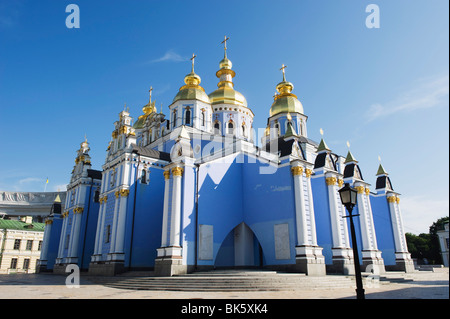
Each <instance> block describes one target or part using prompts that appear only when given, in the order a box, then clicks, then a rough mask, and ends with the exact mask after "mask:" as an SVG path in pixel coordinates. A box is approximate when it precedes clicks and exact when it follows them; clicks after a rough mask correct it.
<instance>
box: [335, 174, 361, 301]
mask: <svg viewBox="0 0 450 319" xmlns="http://www.w3.org/2000/svg"><path fill="white" fill-rule="evenodd" d="M357 193H358V192H357V191H356V190H355V189H354V188H351V187H350V185H349V184H348V183H345V185H344V187H342V188H341V189H340V190H339V195H340V197H341V201H342V204H343V205H344V206H345V208H346V209H347V211H348V213H349V216H345V217H348V218H349V219H350V231H351V235H352V247H353V258H354V264H355V276H356V298H357V299H365V296H364V288H363V283H362V277H361V266H360V264H359V255H358V247H357V244H356V234H355V225H354V224H353V217H356V216H358V215H352V211H353V207H355V205H356V197H357Z"/></svg>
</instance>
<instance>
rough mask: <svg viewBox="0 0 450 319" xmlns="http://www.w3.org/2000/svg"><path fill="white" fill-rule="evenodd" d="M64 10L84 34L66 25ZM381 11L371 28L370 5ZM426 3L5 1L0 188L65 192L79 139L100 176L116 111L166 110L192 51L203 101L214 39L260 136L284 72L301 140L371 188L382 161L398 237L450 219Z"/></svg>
mask: <svg viewBox="0 0 450 319" xmlns="http://www.w3.org/2000/svg"><path fill="white" fill-rule="evenodd" d="M70 3H76V4H78V5H79V8H80V13H81V17H80V18H81V28H80V29H68V28H66V25H65V20H66V17H67V16H68V13H66V12H65V8H66V6H67V5H68V4H70ZM371 3H375V4H377V5H378V6H379V8H380V28H379V29H368V28H366V25H365V20H366V17H367V15H368V13H366V12H365V8H366V6H367V5H368V4H371ZM448 6H449V4H448V1H447V0H431V1H412V0H407V1H405V0H404V1H400V0H397V1H386V0H383V1H382V0H370V1H356V0H353V1H344V0H340V1H335V0H333V1H331V0H329V1H325V0H322V1H312V0H311V1H242V0H240V1H234V0H233V1H181V0H180V1H144V0H139V1H138V0H134V1H133V0H130V1H117V0H116V1H111V0H108V1H103V0H96V1H88V0H82V1H79V0H78V1H76V0H72V1H54V0H52V1H50V0H45V1H44V0H40V1H34V0H27V1H25V0H14V1H11V0H0V137H1V148H0V190H12V191H13V190H17V191H43V189H44V186H45V180H46V178H47V177H48V178H49V184H48V186H47V191H50V190H57V189H58V188H60V189H61V190H62V189H64V187H65V185H66V184H67V183H68V182H69V179H70V172H71V170H72V168H73V165H74V159H75V156H76V150H77V149H78V148H79V145H80V143H81V142H82V141H83V139H84V135H85V134H86V135H87V137H88V141H89V143H90V146H91V155H92V157H93V160H92V163H93V167H94V168H95V169H101V165H102V164H103V163H104V159H105V155H106V153H105V150H106V147H107V145H108V142H109V141H110V138H111V132H112V130H113V123H114V121H115V120H116V119H117V118H118V113H119V112H120V111H121V110H122V109H123V105H124V103H127V105H128V106H129V107H130V112H131V113H132V116H134V118H137V117H138V116H139V115H140V114H142V111H141V108H142V106H143V105H144V104H146V102H147V101H148V90H149V87H150V86H153V88H154V91H153V93H154V94H153V97H154V99H155V100H156V105H157V106H158V109H159V108H160V105H161V103H162V104H163V111H164V112H167V107H168V105H169V104H170V103H171V101H172V99H173V97H174V96H175V94H176V93H177V91H178V89H179V87H180V86H182V85H183V78H184V76H185V75H186V74H187V73H189V71H190V61H189V60H188V59H189V57H190V56H191V55H192V53H194V52H195V53H196V54H197V56H198V57H197V59H196V73H197V74H199V75H200V76H201V78H202V86H203V87H204V88H205V90H206V92H207V93H210V92H212V91H213V90H214V89H215V88H216V85H217V82H218V79H217V78H216V77H215V72H216V71H217V70H218V63H219V61H220V60H221V59H222V57H223V46H222V45H221V44H220V42H221V41H222V40H223V36H224V35H227V36H229V37H230V41H229V42H228V57H229V58H230V60H231V61H232V62H233V69H234V70H235V71H236V73H237V75H236V78H235V88H236V89H237V90H238V91H240V92H241V93H243V94H244V95H245V97H246V98H247V101H248V103H249V107H250V108H251V109H252V110H253V112H254V113H255V122H254V126H255V127H265V125H266V121H267V117H268V116H269V109H270V106H271V104H272V101H273V99H272V96H273V94H274V92H275V86H276V84H277V83H278V82H280V80H281V72H280V71H279V68H280V67H281V64H283V63H284V64H286V65H287V66H288V68H287V69H286V76H287V79H288V80H289V81H291V82H292V83H293V84H294V85H295V88H294V93H295V94H297V95H298V97H299V99H300V100H301V102H302V103H303V106H304V110H305V113H306V115H307V116H308V117H309V119H308V133H309V137H310V138H312V139H314V140H317V141H318V140H320V137H321V136H320V133H319V129H320V128H323V130H324V132H325V134H324V137H325V140H326V142H327V144H328V146H329V147H330V148H331V149H332V150H333V151H334V152H336V153H338V154H342V155H345V154H346V153H347V146H346V141H347V140H348V141H350V144H351V151H352V153H353V154H354V156H355V157H356V158H357V159H358V160H359V163H360V167H361V169H362V173H363V175H364V178H365V180H366V181H367V182H369V183H371V184H372V190H374V184H375V173H376V171H377V167H378V156H381V160H382V164H383V166H384V167H385V168H386V170H387V171H388V172H389V173H390V177H391V180H392V182H393V185H394V188H395V190H396V191H398V192H400V193H401V194H402V197H401V198H402V200H401V206H402V210H403V219H404V223H405V227H406V231H408V232H412V233H419V232H428V227H429V226H430V225H431V223H432V222H433V221H435V220H436V219H437V218H439V217H443V216H448V210H449V208H448V207H449V204H448V203H449V197H448V191H449V187H448V178H449V171H448V165H449V160H448V156H449V147H448V145H449V140H448V139H449V114H448V112H449V95H448V85H449V84H448V83H449V72H448V69H449V65H448V59H449V42H448V37H449V28H448V26H449V16H448V10H449V8H448Z"/></svg>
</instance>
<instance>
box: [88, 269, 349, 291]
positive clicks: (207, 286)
mask: <svg viewBox="0 0 450 319" xmlns="http://www.w3.org/2000/svg"><path fill="white" fill-rule="evenodd" d="M94 281H95V282H97V283H99V284H102V285H105V286H107V287H111V288H117V289H132V290H155V291H157V290H166V291H205V292H208V291H283V290H285V291H288V290H301V289H331V288H354V287H355V281H354V278H353V277H351V276H342V275H328V276H321V277H312V276H306V275H304V274H296V273H280V272H276V271H253V270H251V271H240V270H233V271H204V272H196V273H193V274H186V275H179V276H174V277H153V276H130V275H126V276H116V277H96V278H95V279H94Z"/></svg>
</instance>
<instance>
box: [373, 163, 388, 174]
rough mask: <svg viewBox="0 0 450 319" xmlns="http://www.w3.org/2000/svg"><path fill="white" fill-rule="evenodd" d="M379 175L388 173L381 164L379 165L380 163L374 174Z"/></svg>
mask: <svg viewBox="0 0 450 319" xmlns="http://www.w3.org/2000/svg"><path fill="white" fill-rule="evenodd" d="M379 175H388V173H387V172H386V170H385V169H384V167H383V165H381V163H380V166H378V171H377V174H376V175H375V176H379Z"/></svg>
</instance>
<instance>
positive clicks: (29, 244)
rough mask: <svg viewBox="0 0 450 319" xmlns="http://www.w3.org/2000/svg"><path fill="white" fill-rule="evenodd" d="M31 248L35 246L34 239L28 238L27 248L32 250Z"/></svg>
mask: <svg viewBox="0 0 450 319" xmlns="http://www.w3.org/2000/svg"><path fill="white" fill-rule="evenodd" d="M31 248H33V241H32V240H27V248H26V250H31Z"/></svg>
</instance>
